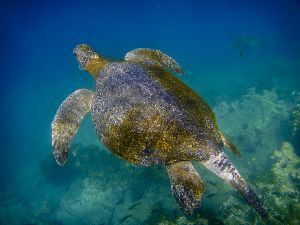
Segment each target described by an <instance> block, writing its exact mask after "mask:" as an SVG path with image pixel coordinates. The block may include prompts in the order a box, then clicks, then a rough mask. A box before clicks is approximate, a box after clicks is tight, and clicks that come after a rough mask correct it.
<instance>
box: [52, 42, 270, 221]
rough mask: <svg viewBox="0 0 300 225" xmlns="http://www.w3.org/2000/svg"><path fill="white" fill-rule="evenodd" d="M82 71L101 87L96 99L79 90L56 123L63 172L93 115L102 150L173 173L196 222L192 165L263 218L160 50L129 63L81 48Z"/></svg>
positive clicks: (200, 105)
mask: <svg viewBox="0 0 300 225" xmlns="http://www.w3.org/2000/svg"><path fill="white" fill-rule="evenodd" d="M73 52H74V54H75V56H76V58H77V60H78V62H79V64H80V66H81V67H82V68H84V69H86V70H87V71H88V72H89V73H90V74H91V75H92V76H93V78H94V79H95V81H96V91H95V92H93V91H90V90H86V89H80V90H76V91H75V92H73V93H72V94H71V95H69V96H68V97H67V98H66V99H65V100H64V101H63V103H62V104H61V106H60V107H59V109H58V110H57V113H56V115H55V117H54V120H53V122H52V145H53V148H54V156H55V159H56V161H57V163H58V164H59V165H61V166H62V165H64V164H65V162H66V159H67V157H68V153H69V148H70V142H71V139H72V138H73V136H74V135H75V133H76V132H77V130H78V128H79V125H80V122H81V121H82V119H83V117H84V116H85V114H86V113H88V112H91V115H92V120H93V123H94V125H95V127H96V132H97V134H98V136H99V138H100V139H101V141H102V143H103V144H104V145H105V146H106V147H107V148H108V149H109V150H110V151H111V152H112V153H113V154H115V155H117V156H118V157H120V158H122V159H125V160H127V161H128V162H130V163H133V164H137V165H141V166H152V165H156V164H162V165H165V166H166V169H167V173H168V175H169V178H170V182H171V190H172V193H173V195H174V197H175V198H176V201H177V203H178V205H179V207H180V208H181V209H182V210H183V211H184V212H185V213H186V214H192V212H193V210H194V209H195V208H196V207H198V205H199V203H200V200H201V195H202V193H203V191H204V184H203V181H202V179H201V178H200V176H199V174H198V173H197V171H196V170H195V168H194V166H193V165H192V163H191V161H197V162H199V163H201V164H202V165H204V166H205V167H206V168H208V169H209V170H210V171H212V172H213V173H215V174H216V175H217V176H219V177H220V178H222V179H223V180H224V181H225V182H227V183H230V184H231V185H232V186H233V187H234V188H235V189H236V190H237V191H238V192H240V193H241V195H242V196H243V197H244V199H245V200H246V201H247V202H248V204H249V205H251V206H252V207H253V208H254V209H255V210H256V211H257V212H258V213H259V214H260V215H261V216H262V217H263V218H265V217H266V216H267V212H266V210H265V209H264V207H263V205H262V203H261V202H260V200H259V199H258V197H257V196H256V194H255V193H254V191H253V190H252V189H251V187H250V186H249V185H248V184H247V183H246V181H245V180H244V179H243V178H242V176H241V175H240V174H239V172H238V171H237V169H236V168H235V167H234V165H233V164H232V163H231V162H230V160H229V158H228V157H227V156H226V154H225V153H224V151H223V149H224V147H227V148H228V149H230V150H232V151H233V153H235V154H236V155H239V152H238V150H237V149H236V148H235V146H234V145H233V144H232V143H231V142H230V141H229V140H228V139H227V138H226V137H225V136H224V135H222V133H221V132H220V131H219V129H218V127H217V125H216V119H215V115H214V113H213V112H212V110H211V109H210V107H209V105H208V104H207V103H206V102H205V101H204V100H203V99H202V98H201V97H199V96H198V95H197V94H196V93H195V92H194V91H192V90H191V89H190V88H189V87H187V86H186V85H185V84H184V83H183V82H181V81H180V80H179V79H177V78H176V77H175V76H173V75H172V74H171V71H173V72H177V73H178V74H182V73H183V70H182V68H181V67H180V66H179V65H178V64H177V63H176V62H175V60H174V59H172V58H171V57H170V56H168V55H166V54H164V53H163V52H161V51H159V50H152V49H147V48H138V49H135V50H133V51H130V52H128V53H127V54H126V56H125V59H124V61H117V62H109V61H108V60H106V59H105V58H103V57H102V56H100V55H99V54H98V53H96V52H95V51H94V50H93V49H92V48H91V47H90V46H88V45H86V44H81V45H78V46H77V47H75V49H74V51H73Z"/></svg>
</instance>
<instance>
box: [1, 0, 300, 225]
mask: <svg viewBox="0 0 300 225" xmlns="http://www.w3.org/2000/svg"><path fill="white" fill-rule="evenodd" d="M299 12H300V2H299V1H297V0H286V1H284V0H278V1H234V0H227V1H188V0H186V1H175V0H172V1H171V0H170V1H162V0H161V1H89V0H87V1H81V2H77V1H48V2H47V1H30V0H29V1H1V3H0V20H1V23H0V24H1V25H0V26H1V35H0V41H1V54H0V59H1V60H0V63H1V89H0V94H1V112H0V114H1V129H0V132H1V135H0V137H1V148H0V171H1V172H0V183H1V185H0V224H1V225H2V224H3V225H10V224H13V225H15V224H18V225H29V224H31V225H33V224H34V225H39V224H41V225H46V224H55V225H72V224H74V225H77V224H81V225H88V224H89V225H100V224H106V225H107V224H108V225H109V224H164V225H167V224H300V200H299V198H300V165H299V164H300V141H299V137H300V128H299V126H300V13H299ZM80 43H87V44H89V45H91V46H92V47H93V48H95V49H96V50H97V51H98V52H99V53H100V54H102V55H104V56H106V57H108V58H109V59H112V60H120V59H122V58H123V57H124V55H125V54H126V52H128V51H130V50H133V49H135V48H141V47H143V48H153V49H160V50H162V51H163V52H165V53H167V54H168V55H170V56H171V57H173V58H174V59H175V60H176V61H177V62H178V63H179V64H180V65H181V66H182V67H183V69H184V71H185V74H184V75H183V76H180V77H179V79H181V80H182V81H184V82H185V83H186V84H188V85H189V86H190V87H191V88H192V89H193V90H195V91H196V92H197V93H198V94H200V95H201V96H202V97H203V98H204V99H206V101H207V102H208V103H209V104H210V106H211V108H212V109H213V111H214V113H215V114H216V117H217V121H218V124H219V127H220V130H221V131H222V132H223V133H224V134H226V135H227V136H228V137H230V138H231V140H232V141H233V142H234V143H235V144H236V146H237V147H238V149H239V150H240V152H241V155H242V156H241V157H235V156H234V155H233V154H232V153H230V152H228V151H227V154H228V156H229V157H230V158H231V160H232V161H233V162H234V164H235V165H236V167H237V168H238V170H239V171H240V173H241V174H242V175H243V176H244V178H245V179H246V180H247V181H248V182H249V183H250V184H251V186H252V187H253V188H254V190H255V191H256V193H257V194H258V195H259V197H260V198H261V199H262V201H263V202H264V205H265V207H266V208H267V210H268V211H269V214H270V218H269V219H268V220H266V221H263V220H262V219H261V218H260V217H259V215H258V214H257V213H256V212H255V211H254V210H253V209H251V208H250V206H248V205H247V203H246V202H245V201H244V200H243V199H242V198H241V196H240V195H239V194H238V193H237V192H235V191H234V190H233V189H232V188H231V187H230V186H229V185H227V184H224V183H223V181H221V180H220V179H219V178H217V177H216V176H214V175H213V174H211V173H210V172H209V171H207V170H205V169H204V168H202V167H201V166H200V165H199V164H196V163H194V166H195V167H196V168H197V170H198V172H199V173H200V175H201V176H202V177H203V180H204V183H205V185H206V191H205V193H204V195H203V199H202V202H201V207H199V208H198V209H197V210H196V211H195V213H194V214H193V215H192V216H185V215H184V214H183V213H182V212H181V211H180V209H179V208H178V206H177V205H176V201H175V199H174V198H173V196H172V194H171V190H170V184H169V180H168V176H167V173H166V170H165V168H164V167H163V166H154V167H148V168H146V167H145V168H142V167H138V166H134V165H131V164H128V163H127V162H125V161H124V160H121V159H119V158H117V157H115V156H113V155H112V154H111V153H110V152H109V151H108V150H107V149H105V147H104V146H103V145H102V144H101V143H100V141H99V139H98V138H97V136H96V132H95V128H94V126H93V124H92V122H91V117H90V115H88V116H87V117H86V118H85V119H84V121H83V123H82V125H81V127H80V130H79V132H78V133H77V135H76V137H75V139H74V140H73V142H72V145H71V154H70V156H69V159H68V161H67V163H66V165H65V166H64V167H60V166H59V165H57V164H56V162H55V160H54V157H53V154H52V148H51V129H50V128H51V127H50V125H51V121H52V119H53V117H54V115H55V113H56V110H57V108H58V107H59V105H60V104H61V102H62V101H63V100H64V99H65V98H66V97H67V96H68V95H69V94H70V93H72V92H73V91H74V90H76V89H79V88H89V89H94V87H95V84H94V81H93V79H92V77H91V76H90V75H89V74H88V73H87V72H85V71H82V70H80V69H79V68H78V63H77V61H76V59H75V57H74V55H73V53H72V50H73V48H74V47H75V46H76V45H77V44H80ZM175 76H177V75H175Z"/></svg>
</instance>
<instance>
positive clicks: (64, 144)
mask: <svg viewBox="0 0 300 225" xmlns="http://www.w3.org/2000/svg"><path fill="white" fill-rule="evenodd" d="M93 96H94V92H92V91H89V90H86V89H79V90H76V91H75V92H73V93H72V94H70V95H69V96H68V97H67V98H66V99H65V100H64V101H63V103H62V104H61V105H60V107H59V108H58V110H57V112H56V115H55V117H54V119H53V121H52V124H51V128H52V146H53V150H54V156H55V159H56V162H57V163H58V164H59V165H61V166H63V165H64V164H65V161H66V160H67V158H68V152H69V148H70V143H71V140H72V138H73V137H74V135H75V134H76V132H77V130H78V128H79V125H80V123H81V121H82V119H83V117H84V116H85V114H86V113H87V112H89V111H90V109H91V103H92V99H93Z"/></svg>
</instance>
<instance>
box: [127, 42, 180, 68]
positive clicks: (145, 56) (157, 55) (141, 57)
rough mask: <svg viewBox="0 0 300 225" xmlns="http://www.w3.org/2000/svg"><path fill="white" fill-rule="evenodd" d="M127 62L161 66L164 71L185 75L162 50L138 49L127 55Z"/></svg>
mask: <svg viewBox="0 0 300 225" xmlns="http://www.w3.org/2000/svg"><path fill="white" fill-rule="evenodd" d="M124 59H125V60H126V61H137V62H145V63H149V64H152V65H157V66H161V67H163V68H164V69H168V70H173V71H175V72H176V73H179V74H183V70H182V68H181V66H180V65H179V64H178V63H177V62H176V61H175V60H174V59H173V58H172V57H170V56H168V55H166V54H165V53H163V52H162V51H160V50H154V49H150V48H137V49H134V50H132V51H130V52H128V53H127V54H126V55H125V58H124Z"/></svg>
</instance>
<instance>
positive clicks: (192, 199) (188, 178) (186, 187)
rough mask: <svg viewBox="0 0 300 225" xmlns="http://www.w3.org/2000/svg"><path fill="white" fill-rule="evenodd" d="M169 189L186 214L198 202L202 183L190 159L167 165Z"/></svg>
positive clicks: (201, 191) (202, 188)
mask: <svg viewBox="0 0 300 225" xmlns="http://www.w3.org/2000/svg"><path fill="white" fill-rule="evenodd" d="M167 171H168V174H169V177H170V182H171V190H172V194H173V195H174V197H175V199H176V201H177V204H178V205H179V207H180V208H181V209H182V210H183V211H184V212H185V213H186V214H188V215H191V214H192V213H193V210H194V209H195V208H197V207H198V206H199V204H200V200H201V196H202V193H203V192H204V184H203V182H202V180H201V177H200V176H199V174H198V173H197V171H196V170H195V168H194V166H193V165H192V163H191V162H190V161H182V162H178V163H174V164H170V165H167Z"/></svg>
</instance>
